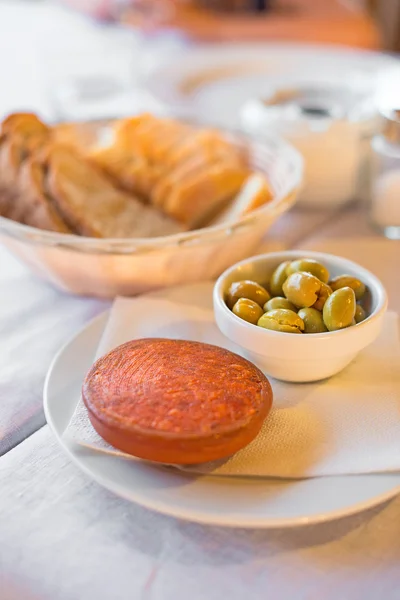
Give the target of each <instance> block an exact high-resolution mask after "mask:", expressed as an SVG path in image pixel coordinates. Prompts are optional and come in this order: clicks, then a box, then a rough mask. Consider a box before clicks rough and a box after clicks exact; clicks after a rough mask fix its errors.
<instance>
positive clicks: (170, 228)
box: [46, 145, 183, 238]
mask: <svg viewBox="0 0 400 600" xmlns="http://www.w3.org/2000/svg"><path fill="white" fill-rule="evenodd" d="M46 181H47V183H46V187H47V193H48V194H49V195H50V196H51V198H52V199H53V201H54V204H55V206H56V208H57V210H58V211H59V213H60V214H61V216H62V218H63V220H64V221H65V222H66V223H67V224H68V225H69V226H70V227H71V228H72V229H74V230H75V231H77V232H78V233H79V234H81V235H87V236H93V237H100V238H133V237H137V238H140V237H157V236H164V235H169V234H173V233H178V232H180V231H182V230H183V228H182V227H181V226H180V225H179V224H178V223H177V222H176V221H174V220H173V219H171V218H169V217H167V216H165V215H163V214H162V213H160V212H158V211H157V210H155V209H154V208H152V207H149V206H145V205H143V203H142V202H140V200H138V199H137V198H135V197H133V196H131V195H129V194H126V193H125V192H122V191H120V190H118V189H116V188H115V186H114V185H113V184H112V182H111V181H110V180H109V179H108V178H107V177H106V176H105V175H104V174H103V173H102V171H101V170H100V169H98V168H96V167H95V166H94V165H92V164H91V163H90V162H89V161H88V160H85V158H84V157H83V156H81V155H79V154H78V153H77V152H76V151H74V150H73V149H71V148H68V147H66V146H61V145H55V146H54V147H53V148H51V149H50V150H49V156H48V173H47V177H46Z"/></svg>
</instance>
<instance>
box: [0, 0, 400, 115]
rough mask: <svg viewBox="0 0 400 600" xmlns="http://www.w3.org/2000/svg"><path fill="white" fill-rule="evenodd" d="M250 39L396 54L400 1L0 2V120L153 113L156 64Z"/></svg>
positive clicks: (194, 0)
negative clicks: (26, 114)
mask: <svg viewBox="0 0 400 600" xmlns="http://www.w3.org/2000/svg"><path fill="white" fill-rule="evenodd" d="M245 42H251V43H253V44H254V43H263V44H264V43H267V44H268V43H287V42H291V43H303V44H304V43H307V44H325V45H327V44H328V45H334V46H335V47H338V46H339V47H343V46H345V47H353V48H357V49H366V50H384V51H385V52H390V53H394V52H397V51H398V50H399V49H400V0H318V2H315V1H314V0H198V1H196V0H0V50H1V54H0V73H1V75H2V85H1V89H2V93H1V97H0V116H3V115H4V114H6V113H7V112H10V111H14V110H20V109H30V110H37V111H39V112H40V114H42V116H43V117H44V118H49V119H52V120H59V119H63V118H87V117H90V118H96V117H101V116H109V115H115V116H116V115H117V114H119V113H127V112H131V111H132V110H135V107H136V106H138V107H139V106H140V108H142V107H143V106H144V107H146V106H147V104H148V105H149V107H153V105H154V103H155V102H156V100H157V98H155V97H154V94H152V95H151V96H150V95H148V94H146V93H145V92H144V91H143V88H146V85H143V83H144V82H145V81H146V77H147V74H148V72H149V71H150V70H151V69H152V68H153V67H154V65H155V64H158V63H159V62H160V61H161V62H162V61H163V62H164V63H165V64H169V65H171V64H173V63H174V61H175V60H180V59H181V58H182V49H184V50H185V53H186V51H187V49H189V48H193V47H196V48H197V47H199V46H203V45H204V44H219V45H221V44H222V43H235V44H239V43H245ZM315 52H316V54H317V53H318V50H316V51H315ZM299 68H300V69H301V65H300V67H299ZM304 68H307V65H306V64H305V65H304Z"/></svg>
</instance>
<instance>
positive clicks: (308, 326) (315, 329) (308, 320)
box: [297, 308, 328, 333]
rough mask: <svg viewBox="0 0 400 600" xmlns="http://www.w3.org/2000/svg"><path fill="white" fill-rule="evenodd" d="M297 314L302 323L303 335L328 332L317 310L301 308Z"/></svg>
mask: <svg viewBox="0 0 400 600" xmlns="http://www.w3.org/2000/svg"><path fill="white" fill-rule="evenodd" d="M297 314H298V315H299V317H300V319H302V320H303V321H304V333H324V332H325V331H328V330H327V328H326V325H325V323H324V320H323V318H322V314H321V313H320V311H319V310H316V309H315V308H301V309H300V310H299V312H298V313H297Z"/></svg>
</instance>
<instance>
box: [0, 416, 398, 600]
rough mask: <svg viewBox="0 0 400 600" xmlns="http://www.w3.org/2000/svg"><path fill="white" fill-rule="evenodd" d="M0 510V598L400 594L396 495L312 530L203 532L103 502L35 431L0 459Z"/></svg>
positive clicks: (309, 598) (289, 598) (320, 599)
mask: <svg viewBox="0 0 400 600" xmlns="http://www.w3.org/2000/svg"><path fill="white" fill-rule="evenodd" d="M0 507H1V510H0V539H1V550H0V590H1V593H0V597H1V600H189V599H190V600H205V599H208V600H221V599H223V598H230V600H243V599H245V598H249V599H251V600H265V599H266V598H270V597H271V598H276V599H278V600H294V599H295V600H337V599H338V598H340V600H377V599H378V598H382V599H385V600H398V597H399V589H400V570H399V561H400V544H399V539H400V498H398V499H396V500H394V501H392V502H391V503H390V504H388V505H386V506H380V507H377V508H375V509H373V510H370V511H368V512H366V513H362V514H359V515H356V516H353V517H351V518H347V519H343V520H341V521H334V522H332V523H327V524H324V525H318V526H312V527H311V526H310V527H302V528H298V529H288V530H275V531H245V530H241V529H235V530H230V529H223V528H218V527H205V526H200V525H195V524H191V523H185V522H182V521H178V520H175V519H172V518H169V517H164V516H162V515H157V514H154V513H152V512H149V511H148V510H146V509H143V508H141V507H140V506H137V505H135V504H131V503H129V502H126V501H124V500H121V499H120V498H117V497H115V496H114V495H112V494H110V493H109V492H107V491H106V490H105V489H103V488H101V487H100V486H98V485H97V484H96V483H94V482H92V481H91V480H90V479H89V478H88V477H87V476H86V475H84V474H83V473H81V472H80V471H79V470H78V469H77V467H76V466H75V465H73V464H72V463H71V462H70V459H69V457H68V456H66V455H64V454H63V453H62V452H61V449H60V448H59V447H58V445H57V443H56V441H55V440H54V438H53V435H52V434H51V432H50V431H49V430H48V428H47V427H45V428H43V429H41V430H40V431H39V432H37V433H35V434H34V435H32V436H31V437H30V438H28V439H27V440H26V441H24V442H23V443H22V444H20V445H19V446H17V447H16V448H15V449H13V450H12V451H11V452H9V453H8V454H6V455H5V456H3V457H2V458H1V459H0ZM10 590H11V592H12V594H11V593H10V595H8V592H10Z"/></svg>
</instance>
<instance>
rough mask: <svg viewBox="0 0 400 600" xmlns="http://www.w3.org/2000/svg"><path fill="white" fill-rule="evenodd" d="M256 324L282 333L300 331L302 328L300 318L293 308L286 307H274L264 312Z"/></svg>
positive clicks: (302, 324)
mask: <svg viewBox="0 0 400 600" xmlns="http://www.w3.org/2000/svg"><path fill="white" fill-rule="evenodd" d="M257 325H259V326H260V327H264V328H265V329H273V330H274V331H281V332H283V333H302V331H303V330H304V323H303V321H302V319H301V318H300V317H299V316H298V315H297V314H296V313H295V312H294V311H293V310H287V309H286V308H275V309H274V310H270V311H268V312H267V313H264V314H263V316H262V317H261V318H260V319H259V320H258V323H257Z"/></svg>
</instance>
